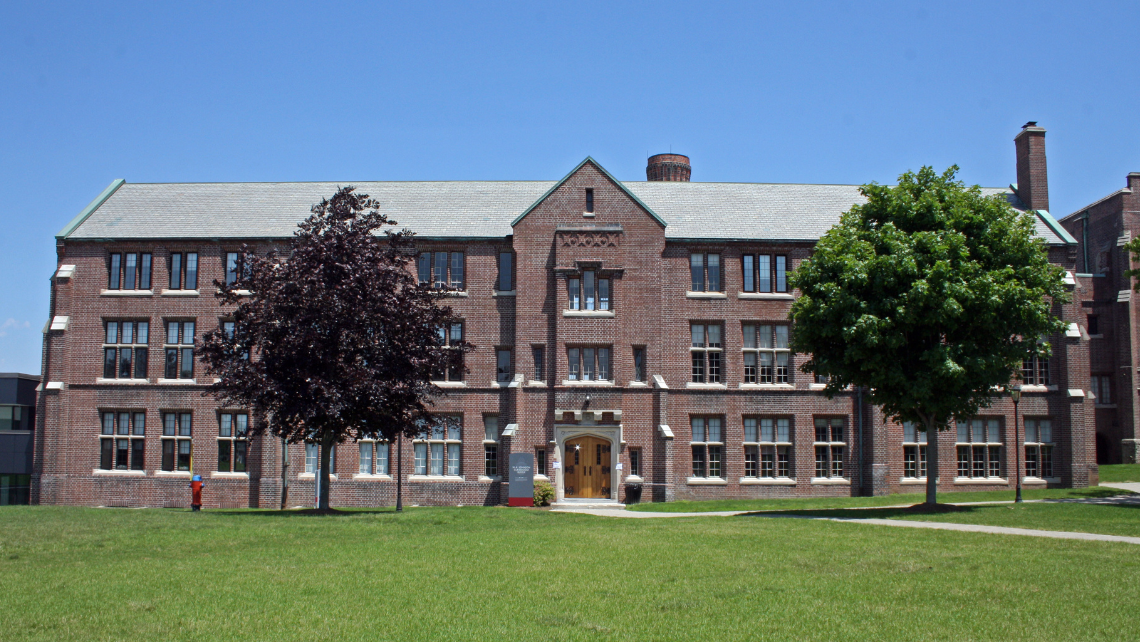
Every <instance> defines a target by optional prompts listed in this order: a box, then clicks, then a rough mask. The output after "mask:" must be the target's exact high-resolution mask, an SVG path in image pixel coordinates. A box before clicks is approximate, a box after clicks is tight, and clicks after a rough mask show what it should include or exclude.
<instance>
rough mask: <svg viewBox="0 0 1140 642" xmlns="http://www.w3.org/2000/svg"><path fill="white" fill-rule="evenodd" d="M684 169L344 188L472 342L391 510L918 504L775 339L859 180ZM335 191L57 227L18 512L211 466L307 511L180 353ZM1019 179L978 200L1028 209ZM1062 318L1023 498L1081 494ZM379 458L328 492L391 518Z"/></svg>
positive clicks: (581, 168)
mask: <svg viewBox="0 0 1140 642" xmlns="http://www.w3.org/2000/svg"><path fill="white" fill-rule="evenodd" d="M1027 135H1029V134H1025V133H1024V132H1023V134H1022V135H1019V137H1018V146H1017V149H1018V166H1019V170H1018V175H1019V181H1021V183H1020V184H1022V185H1026V186H1028V185H1029V184H1030V183H1032V184H1033V186H1034V187H1033V189H1034V190H1035V191H1034V192H1033V194H1034V195H1033V197H1032V199H1036V198H1038V197H1040V196H1041V195H1042V194H1043V193H1044V190H1045V189H1046V188H1045V187H1044V184H1043V183H1040V182H1036V181H1035V180H1034V179H1025V178H1021V174H1022V168H1023V167H1024V168H1026V172H1027V175H1030V176H1034V177H1035V176H1038V175H1040V176H1044V172H1045V164H1044V147H1043V141H1042V145H1024V144H1023V143H1024V142H1027V141H1023V140H1022V137H1023V136H1027ZM1023 147H1024V151H1025V153H1024V154H1023V153H1022V151H1023ZM691 170H692V168H691V166H690V164H689V159H688V158H686V157H684V156H680V155H676V154H662V155H659V156H655V157H653V158H651V159H650V161H649V166H648V168H647V171H646V174H647V176H648V177H649V178H650V179H651V180H649V181H646V182H632V181H631V182H622V181H619V180H617V179H616V178H614V177H613V176H611V175H610V174H609V173H607V172H606V170H605V169H603V168H602V167H601V165H599V164H598V163H597V162H595V161H594V160H593V159H590V158H587V159H586V160H584V161H583V162H582V163H580V164H579V165H578V166H577V167H575V168H574V169H573V170H571V171H570V173H569V174H568V175H567V176H566V177H565V178H563V179H562V180H560V181H557V182H550V181H536V182H530V181H525V182H519V181H516V182H509V181H504V182H476V181H471V182H398V183H397V182H386V183H385V182H377V183H357V184H356V185H357V187H358V188H359V190H360V191H361V192H363V193H367V194H370V195H371V196H372V197H373V198H375V199H377V200H378V201H379V202H380V203H381V204H382V210H383V211H384V212H385V213H387V214H388V215H389V216H390V217H391V218H392V219H394V220H396V221H398V222H399V224H400V225H401V226H406V227H408V228H410V229H412V230H413V231H415V232H416V233H417V234H418V245H419V251H420V252H421V254H420V256H419V257H417V260H416V264H415V269H416V270H417V272H418V274H419V275H420V278H421V279H423V280H430V281H432V282H437V283H441V284H449V285H450V286H452V287H454V288H456V291H455V292H453V293H452V295H451V296H450V298H449V299H448V303H450V304H451V305H452V306H453V307H454V308H455V310H456V311H457V312H458V313H459V315H460V316H461V317H462V318H463V323H462V324H461V325H459V326H456V327H454V328H448V329H447V334H448V336H449V337H454V338H455V339H459V338H464V339H466V340H467V341H469V342H472V343H474V344H475V345H476V349H475V350H474V351H473V352H472V353H470V354H469V355H468V357H467V362H466V363H467V366H468V368H469V372H467V373H466V374H464V373H459V372H448V373H442V374H441V375H440V379H441V381H440V382H439V383H440V386H441V387H443V388H444V389H445V390H446V392H447V395H446V396H445V397H443V398H442V399H440V400H439V402H438V404H437V409H438V412H439V413H440V414H443V415H447V416H448V421H447V423H446V428H445V429H442V430H440V431H438V432H437V433H435V434H432V435H428V436H427V437H429V438H427V439H424V440H422V441H419V440H417V441H415V442H414V443H412V442H410V441H409V442H406V443H404V444H402V448H401V450H402V455H400V456H401V457H402V462H403V471H404V473H405V474H406V475H407V482H406V484H405V486H404V488H405V492H406V498H407V499H406V501H407V502H408V503H410V504H417V503H418V504H498V503H505V502H506V489H505V483H504V481H503V477H502V476H501V471H502V470H503V469H504V468H505V464H506V461H507V457H508V455H509V454H510V453H513V452H526V453H534V455H535V457H536V462H537V468H538V472H539V473H540V474H542V475H545V476H546V477H548V478H549V479H550V480H551V481H552V483H554V484H555V486H556V488H557V489H558V493H559V498H560V499H562V500H567V499H570V500H574V499H581V500H588V501H597V502H603V501H623V500H626V499H628V498H629V497H631V496H633V495H636V493H637V492H640V493H641V497H642V499H643V500H653V501H669V500H674V499H707V498H724V497H767V496H818V495H860V494H866V495H870V494H885V493H891V492H899V491H904V490H907V489H913V490H920V488H921V486H922V485H923V484H924V483H925V475H926V470H925V468H926V466H925V458H924V457H925V444H924V443H923V442H924V441H925V439H924V438H923V437H922V435H921V433H918V434H915V433H914V432H913V431H912V430H910V429H909V428H907V427H903V426H898V425H895V424H893V423H890V422H886V421H884V418H883V417H882V416H881V414H880V413H878V412H877V411H875V410H874V409H873V408H871V407H870V406H869V405H868V404H866V403H865V402H864V400H863V398H862V395H861V394H860V393H859V392H858V391H851V392H849V393H846V394H842V395H839V396H837V397H835V398H833V399H827V398H826V397H825V396H824V395H823V394H822V392H821V390H822V388H823V386H822V385H820V384H817V383H816V382H815V381H814V380H813V379H812V378H811V377H809V376H807V375H805V374H804V373H802V372H800V371H799V366H800V365H801V364H802V363H803V361H804V357H803V356H802V355H794V354H791V353H790V352H788V350H787V349H786V348H787V344H786V341H787V323H788V320H787V316H788V309H789V307H790V305H791V302H792V301H793V300H794V296H795V292H793V291H791V290H790V289H789V288H788V287H787V282H786V275H787V273H788V272H790V271H792V270H793V269H794V268H795V267H796V265H798V264H799V262H800V261H802V260H804V259H805V258H807V257H808V256H810V254H811V251H812V247H813V245H814V243H815V241H816V240H817V239H818V238H819V237H820V236H821V235H822V234H823V233H824V232H825V231H826V230H827V229H828V228H829V227H830V226H832V225H833V224H835V223H836V222H837V221H838V219H839V216H840V214H841V213H842V212H843V211H845V210H847V209H849V208H850V207H851V206H852V205H853V204H855V203H858V202H861V201H862V197H861V196H860V195H859V192H858V187H857V186H849V185H780V184H759V183H757V184H751V183H699V182H690V181H689V178H690V173H691ZM1038 186H1040V189H1038ZM336 188H337V185H336V184H333V183H257V184H248V183H242V184H149V185H148V184H128V183H124V182H123V181H116V182H115V183H113V184H112V185H111V186H110V187H109V188H108V189H107V190H106V191H105V192H104V193H103V194H101V195H100V196H99V197H98V198H96V199H95V201H93V202H92V203H91V205H89V206H88V207H87V208H86V209H85V210H84V211H83V212H82V213H80V215H79V216H77V217H76V219H75V220H74V221H73V222H72V223H71V224H69V225H68V226H67V227H66V228H65V229H64V230H63V231H62V232H61V234H60V235H59V236H58V243H57V251H58V259H59V260H58V265H59V268H58V271H57V272H56V273H55V275H54V276H53V278H52V283H51V285H52V299H51V308H52V309H51V320H50V321H49V326H48V327H46V328H45V340H44V376H43V387H44V388H43V392H44V394H42V395H41V401H40V403H41V410H42V413H41V414H42V416H43V418H44V420H43V421H42V422H41V423H40V425H39V426H38V427H37V429H38V431H39V438H38V443H39V444H40V447H39V448H38V449H37V458H36V462H35V476H34V480H33V485H34V488H33V494H34V497H35V498H37V499H38V501H39V502H41V503H45V504H48V503H52V504H85V505H105V506H112V505H122V506H140V505H147V506H184V505H186V504H187V503H188V501H189V495H188V492H187V490H186V485H187V481H188V478H189V475H190V474H191V470H192V471H193V472H195V473H200V474H202V475H203V476H205V477H206V479H207V486H206V493H205V500H206V503H207V504H206V505H207V506H262V507H276V506H278V505H279V504H280V502H281V501H282V498H283V495H284V494H285V492H287V493H288V504H289V505H297V504H308V503H310V502H311V501H312V497H313V494H314V488H313V483H314V482H313V474H312V472H311V471H312V467H313V463H314V462H313V459H312V457H311V456H310V455H311V449H309V448H307V447H306V446H305V445H303V444H301V445H294V446H290V447H289V448H287V449H283V447H282V443H281V441H280V440H279V439H277V438H274V437H271V436H258V437H253V438H250V439H248V440H247V439H246V438H245V437H244V434H245V433H244V432H243V431H244V430H246V429H247V427H248V426H250V425H256V422H258V421H260V418H258V417H256V416H251V415H250V413H249V412H248V410H247V409H243V408H220V407H218V404H217V403H216V402H215V401H214V400H213V399H212V398H211V397H209V396H205V395H203V390H204V387H205V386H206V385H207V384H209V383H211V381H212V380H210V379H207V378H206V376H205V375H204V374H203V372H202V366H201V364H198V363H196V362H195V359H194V356H193V346H194V340H195V337H200V336H201V335H202V333H203V332H205V331H207V330H210V329H212V328H214V327H216V326H217V324H219V323H224V322H225V320H226V314H227V311H226V310H225V309H223V307H222V306H221V305H220V304H219V303H218V300H217V299H216V297H215V296H214V295H215V292H216V287H215V286H214V285H213V281H214V280H215V279H219V280H222V279H225V278H228V275H229V274H231V273H232V272H231V268H232V267H233V265H234V264H235V261H236V260H237V255H236V253H237V252H238V250H239V248H240V247H241V246H242V244H243V243H252V244H253V245H255V246H256V247H257V248H258V251H265V250H266V249H268V248H269V247H272V246H278V245H281V244H284V243H285V242H287V239H288V238H289V237H290V236H291V235H292V233H293V230H294V229H295V225H296V223H297V222H298V221H300V220H301V219H303V218H304V217H305V216H307V215H308V212H309V207H310V206H311V205H312V204H313V203H316V202H318V201H319V200H320V199H321V198H323V197H327V196H329V195H331V194H332V193H333V192H334V191H335V189H336ZM1025 189H1028V188H1027V187H1026V188H1023V191H1020V192H1019V191H1017V190H1012V189H1011V190H1005V189H989V190H987V192H988V193H1001V194H1005V195H1006V198H1008V199H1009V201H1010V203H1011V204H1013V205H1014V206H1015V207H1017V208H1019V209H1027V208H1028V207H1029V205H1028V202H1029V201H1027V200H1026V199H1030V197H1029V195H1028V192H1026V191H1024V190H1025ZM1032 199H1030V200H1032ZM1033 202H1036V201H1033ZM1041 209H1042V210H1044V207H1042V208H1041ZM1037 232H1038V234H1039V235H1040V236H1041V237H1042V238H1043V239H1044V240H1045V242H1046V243H1047V244H1048V246H1049V253H1050V259H1051V260H1052V261H1053V262H1055V263H1056V264H1058V265H1061V266H1062V267H1064V268H1065V270H1066V271H1067V272H1068V274H1069V276H1068V282H1069V283H1070V284H1071V285H1072V286H1073V287H1074V289H1075V288H1076V287H1077V282H1076V281H1075V280H1074V279H1073V278H1072V273H1073V272H1074V271H1075V270H1076V263H1077V260H1078V253H1077V244H1076V242H1075V240H1074V239H1073V238H1072V237H1070V236H1069V235H1068V234H1067V233H1066V232H1065V231H1064V230H1063V229H1062V228H1061V227H1060V226H1059V225H1058V224H1057V223H1056V221H1054V220H1053V219H1052V218H1051V217H1050V216H1049V215H1048V213H1047V212H1044V211H1041V212H1039V213H1038V214H1037ZM1080 310H1081V306H1080V303H1079V297H1078V302H1076V303H1073V304H1066V305H1060V304H1058V305H1057V306H1056V312H1057V314H1059V315H1061V316H1062V317H1063V318H1064V319H1065V320H1067V321H1069V322H1070V331H1069V332H1067V333H1064V334H1062V335H1060V336H1055V337H1050V338H1049V339H1050V340H1051V341H1052V342H1053V345H1054V357H1053V358H1052V359H1051V360H1049V361H1047V362H1042V363H1034V364H1027V367H1028V371H1027V372H1028V374H1029V375H1030V377H1029V379H1028V383H1029V384H1030V385H1029V386H1027V388H1026V394H1025V395H1024V397H1023V399H1022V401H1021V404H1020V409H1021V413H1022V416H1023V417H1024V418H1025V421H1026V427H1027V428H1029V429H1031V430H1032V434H1031V436H1032V437H1033V441H1032V443H1031V444H1027V445H1026V446H1025V449H1026V451H1025V453H1026V455H1027V456H1028V457H1029V458H1030V463H1029V467H1028V469H1027V471H1026V472H1027V473H1028V476H1027V477H1026V479H1025V483H1026V485H1031V486H1032V485H1037V486H1043V485H1047V484H1048V485H1059V486H1085V485H1087V484H1089V483H1090V480H1095V475H1096V468H1095V464H1093V456H1092V433H1091V425H1092V424H1091V416H1092V405H1091V402H1090V401H1089V400H1088V399H1087V398H1086V396H1085V394H1084V391H1085V390H1087V388H1088V367H1087V366H1088V343H1089V342H1088V338H1087V335H1086V334H1084V333H1082V332H1081V330H1080V326H1079V322H1083V320H1084V317H1083V316H1081V315H1079V314H1078V312H1080ZM313 358H320V355H313ZM1086 418H1087V419H1086ZM1012 422H1013V406H1012V404H1011V403H1010V402H1009V401H1008V399H999V400H997V401H996V402H995V403H994V405H993V407H992V408H989V409H986V410H985V411H983V413H982V415H981V416H980V417H979V418H978V419H976V420H974V421H971V422H967V423H965V424H963V425H961V426H958V430H957V431H950V432H945V433H943V434H941V435H940V436H939V438H940V439H941V440H942V441H941V442H940V446H941V451H942V452H943V453H944V454H945V456H944V458H943V461H942V463H941V468H940V484H941V488H942V489H943V490H947V491H949V490H955V489H971V490H974V489H990V488H1007V487H1010V486H1011V485H1012V478H1013V476H1012V475H1011V474H1010V472H1009V471H1012V470H1013V469H1014V451H1013V450H1012V448H1011V446H1012V444H1013V443H1014V441H1013V429H1012V428H1013V423H1012ZM1086 424H1087V425H1088V426H1089V427H1090V428H1089V430H1086ZM307 451H309V452H307ZM396 457H397V452H396V448H395V446H394V445H389V444H383V443H379V444H378V443H371V442H364V443H362V444H357V443H352V442H349V443H344V444H340V445H339V446H338V447H337V452H336V456H335V464H334V466H333V473H334V474H335V480H334V481H332V482H331V483H332V489H331V490H332V502H333V504H334V505H361V506H372V505H389V504H392V503H393V502H394V493H395V485H396V484H395V481H394V479H393V475H394V472H395V470H396V465H395V458H396ZM286 487H287V488H286ZM638 489H639V490H638ZM631 491H633V495H631Z"/></svg>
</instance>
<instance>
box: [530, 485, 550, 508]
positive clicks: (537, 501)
mask: <svg viewBox="0 0 1140 642" xmlns="http://www.w3.org/2000/svg"><path fill="white" fill-rule="evenodd" d="M552 499H554V487H553V486H551V485H550V482H548V481H545V480H542V479H539V480H537V481H535V482H534V505H535V506H549V505H550V500H552Z"/></svg>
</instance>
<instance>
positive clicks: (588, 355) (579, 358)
mask: <svg viewBox="0 0 1140 642" xmlns="http://www.w3.org/2000/svg"><path fill="white" fill-rule="evenodd" d="M566 362H567V367H568V378H569V380H570V381H610V380H612V378H613V371H612V370H611V369H610V349H609V348H567V349H566Z"/></svg>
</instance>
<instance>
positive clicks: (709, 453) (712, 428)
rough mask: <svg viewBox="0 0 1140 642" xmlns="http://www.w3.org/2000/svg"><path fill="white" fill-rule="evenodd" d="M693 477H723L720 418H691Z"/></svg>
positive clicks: (722, 441) (721, 423)
mask: <svg viewBox="0 0 1140 642" xmlns="http://www.w3.org/2000/svg"><path fill="white" fill-rule="evenodd" d="M690 424H691V426H692V429H693V477H716V478H721V477H723V476H724V475H723V473H724V471H723V470H722V469H721V463H722V462H723V458H722V454H723V450H724V440H723V435H722V430H721V428H722V427H723V422H722V421H721V419H720V417H693V418H692V419H691V420H690Z"/></svg>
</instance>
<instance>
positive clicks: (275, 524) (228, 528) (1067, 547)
mask: <svg viewBox="0 0 1140 642" xmlns="http://www.w3.org/2000/svg"><path fill="white" fill-rule="evenodd" d="M1031 510H1036V508H1034V509H1031ZM1138 552H1140V548H1138V547H1136V546H1133V545H1129V544H1121V543H1103V542H1075V541H1062V540H1047V539H1030V538H1024V537H1012V536H997V535H985V534H973V533H955V532H943V531H927V530H917V529H915V530H911V529H896V528H885V527H872V526H863V525H855V524H844V523H836V522H827V521H816V520H796V519H761V518H754V517H741V518H703V517H683V518H676V519H650V520H635V519H612V518H598V517H591V516H586V515H571V514H564V513H563V514H560V513H551V512H547V511H538V510H525V509H507V508H417V509H410V510H408V511H407V512H406V513H404V514H402V515H396V514H394V513H391V512H388V511H381V512H367V511H361V512H356V513H349V514H345V515H338V516H328V517H319V516H310V515H301V514H296V513H293V514H288V513H286V514H281V513H275V512H257V511H232V512H223V511H206V512H203V513H197V514H195V513H190V512H187V511H181V510H161V509H150V510H129V509H81V508H52V507H4V508H3V509H0V586H2V587H3V595H4V598H3V599H2V600H0V638H2V639H4V640H5V641H8V640H26V639H31V640H158V639H161V640H245V639H272V640H306V641H309V640H432V641H436V640H684V641H686V642H692V641H694V640H717V641H718V642H720V641H724V640H755V639H771V640H816V639H819V640H840V639H869V640H870V639H873V640H921V639H929V640H987V639H989V640H1036V639H1041V638H1042V637H1048V638H1050V639H1121V640H1123V639H1130V638H1132V636H1133V634H1134V632H1135V631H1136V630H1137V629H1138V628H1140V611H1138V610H1137V609H1135V608H1133V605H1134V604H1136V603H1137V601H1140V582H1136V581H1135V578H1136V576H1137V574H1140V555H1137V553H1138ZM1129 631H1131V632H1132V633H1129Z"/></svg>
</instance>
